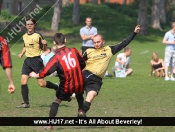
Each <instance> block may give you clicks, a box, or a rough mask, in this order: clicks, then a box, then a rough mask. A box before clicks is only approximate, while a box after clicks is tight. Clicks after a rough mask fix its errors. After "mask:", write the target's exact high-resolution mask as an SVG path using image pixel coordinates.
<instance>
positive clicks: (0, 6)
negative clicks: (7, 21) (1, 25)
mask: <svg viewBox="0 0 175 132" xmlns="http://www.w3.org/2000/svg"><path fill="white" fill-rule="evenodd" d="M2 3H3V0H0V14H1V8H2Z"/></svg>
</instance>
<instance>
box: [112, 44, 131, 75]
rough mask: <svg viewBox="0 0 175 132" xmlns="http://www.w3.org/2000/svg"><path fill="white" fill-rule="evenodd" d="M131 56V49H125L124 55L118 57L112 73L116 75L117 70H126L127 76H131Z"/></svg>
mask: <svg viewBox="0 0 175 132" xmlns="http://www.w3.org/2000/svg"><path fill="white" fill-rule="evenodd" d="M130 55H131V48H129V47H125V48H124V53H120V54H118V55H117V58H116V62H115V66H114V67H113V68H112V71H113V73H114V75H115V71H116V70H121V69H122V68H125V69H126V71H125V72H126V75H127V76H128V75H131V74H132V73H133V70H132V69H131V68H130V67H129V63H130Z"/></svg>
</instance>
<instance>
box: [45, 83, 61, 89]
mask: <svg viewBox="0 0 175 132" xmlns="http://www.w3.org/2000/svg"><path fill="white" fill-rule="evenodd" d="M46 87H47V88H50V89H55V90H57V89H58V85H57V84H54V83H52V82H50V81H46Z"/></svg>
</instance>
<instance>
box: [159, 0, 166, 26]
mask: <svg viewBox="0 0 175 132" xmlns="http://www.w3.org/2000/svg"><path fill="white" fill-rule="evenodd" d="M165 5H166V0H160V4H159V11H160V13H159V19H160V22H162V23H166V9H165Z"/></svg>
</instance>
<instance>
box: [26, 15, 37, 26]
mask: <svg viewBox="0 0 175 132" xmlns="http://www.w3.org/2000/svg"><path fill="white" fill-rule="evenodd" d="M27 21H32V22H33V24H34V25H35V26H36V25H37V23H36V20H35V19H33V18H31V17H26V23H27Z"/></svg>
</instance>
